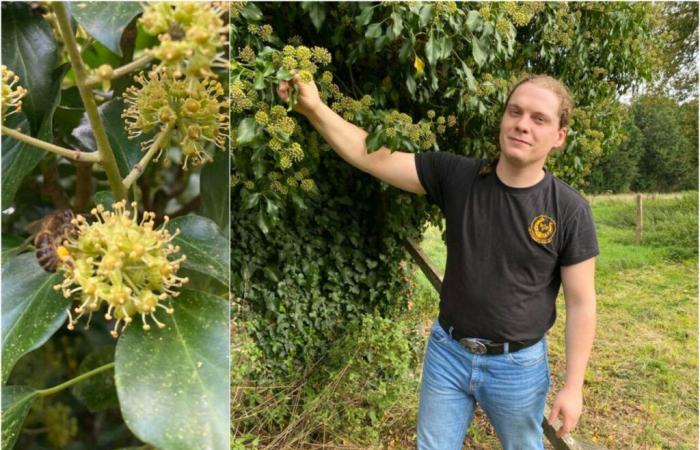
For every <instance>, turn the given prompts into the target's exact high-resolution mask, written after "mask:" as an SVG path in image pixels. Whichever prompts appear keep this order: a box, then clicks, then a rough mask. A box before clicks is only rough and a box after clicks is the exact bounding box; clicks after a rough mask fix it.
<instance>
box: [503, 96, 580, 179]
mask: <svg viewBox="0 0 700 450" xmlns="http://www.w3.org/2000/svg"><path fill="white" fill-rule="evenodd" d="M559 103H560V102H559V97H557V95H556V94H555V93H554V92H552V91H550V90H549V89H546V88H543V87H540V86H537V85H536V84H534V83H525V84H522V85H520V86H518V88H517V89H516V90H515V92H513V95H511V97H510V100H509V102H508V105H506V111H505V113H504V114H503V118H502V119H501V131H500V133H499V138H498V139H499V144H500V147H501V156H502V157H504V158H505V159H506V160H507V161H508V162H509V163H511V164H513V165H514V166H517V167H525V166H530V165H541V166H544V161H545V160H546V159H547V155H548V154H549V152H550V150H551V149H552V148H554V147H559V146H560V145H562V144H563V143H564V140H565V139H566V132H567V129H566V128H559Z"/></svg>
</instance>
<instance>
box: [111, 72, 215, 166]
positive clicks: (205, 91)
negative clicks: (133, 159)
mask: <svg viewBox="0 0 700 450" xmlns="http://www.w3.org/2000/svg"><path fill="white" fill-rule="evenodd" d="M134 79H135V80H136V81H137V82H138V83H140V84H141V87H137V86H131V87H129V88H128V89H127V90H126V92H125V93H124V101H125V102H126V104H127V105H129V107H128V108H127V109H126V110H125V111H124V113H123V114H122V117H124V118H125V121H126V127H127V131H128V133H129V137H130V138H135V137H137V136H140V135H142V134H144V133H150V132H151V131H153V130H154V129H155V130H160V129H162V127H163V126H164V125H171V126H172V129H171V131H170V133H169V136H168V138H167V139H166V140H165V142H164V144H163V145H162V146H161V149H160V150H159V153H158V154H157V155H156V159H158V158H159V157H160V153H161V152H162V150H163V149H164V148H168V147H169V145H170V143H173V144H174V145H176V146H179V147H180V149H181V150H182V155H183V157H184V158H183V161H182V164H183V168H185V169H187V165H188V163H190V162H191V163H192V164H193V165H200V164H203V163H205V162H207V161H210V160H211V159H212V157H211V155H210V154H209V153H208V152H207V150H206V147H207V145H208V144H209V143H211V144H213V145H214V146H215V147H218V148H219V149H221V150H224V147H225V143H226V134H227V133H228V128H229V127H228V117H229V116H228V103H227V101H226V99H224V98H222V97H223V94H224V89H223V87H222V86H221V84H220V83H219V82H218V81H216V80H198V79H195V78H177V77H175V76H174V74H172V73H171V72H168V71H163V70H154V71H151V72H150V73H149V74H148V76H147V77H146V76H144V75H143V74H139V75H138V76H136V77H135V78H134ZM155 139H157V136H154V137H153V138H151V139H149V140H147V141H145V142H143V143H142V147H143V148H144V149H146V148H147V147H148V146H150V145H151V144H152V143H153V141H154V140H155Z"/></svg>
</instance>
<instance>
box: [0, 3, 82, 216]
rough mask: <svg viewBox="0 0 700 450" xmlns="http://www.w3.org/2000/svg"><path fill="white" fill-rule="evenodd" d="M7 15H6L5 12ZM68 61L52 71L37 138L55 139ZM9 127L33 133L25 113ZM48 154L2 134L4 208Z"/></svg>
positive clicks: (11, 117)
mask: <svg viewBox="0 0 700 450" xmlns="http://www.w3.org/2000/svg"><path fill="white" fill-rule="evenodd" d="M3 17H4V15H3ZM69 66H70V65H69V64H64V65H63V66H61V67H59V68H57V69H56V70H55V71H54V73H53V84H52V86H51V88H50V89H49V91H48V97H46V98H45V99H44V107H45V110H44V111H45V115H44V121H43V122H42V124H41V127H40V128H39V132H38V134H37V136H36V137H37V138H39V139H41V140H42V141H46V142H51V141H52V140H53V114H54V112H55V111H56V106H57V105H58V103H59V102H60V101H61V93H60V90H61V81H62V80H63V76H64V75H65V74H66V72H67V71H68V68H69ZM7 120H8V123H7V126H9V127H11V128H19V129H20V131H22V132H23V133H24V134H30V130H29V126H28V125H27V119H25V118H24V114H23V112H20V113H18V114H16V115H14V116H10V118H9V119H7ZM45 155H46V150H42V149H39V148H36V147H34V146H32V145H28V144H24V143H21V142H18V141H15V140H14V139H12V138H9V137H7V136H3V137H2V199H1V203H2V208H3V209H5V208H8V207H9V206H10V205H11V203H12V202H13V201H14V199H15V195H16V194H17V190H18V189H19V187H20V185H21V184H22V181H23V180H24V177H25V176H27V175H28V174H29V173H31V171H32V170H34V167H36V165H37V164H39V161H41V159H42V158H43V157H44V156H45Z"/></svg>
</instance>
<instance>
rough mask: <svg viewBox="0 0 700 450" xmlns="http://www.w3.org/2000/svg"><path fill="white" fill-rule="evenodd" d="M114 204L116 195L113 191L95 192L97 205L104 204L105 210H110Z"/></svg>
mask: <svg viewBox="0 0 700 450" xmlns="http://www.w3.org/2000/svg"><path fill="white" fill-rule="evenodd" d="M114 202H115V199H114V193H113V192H112V191H97V192H95V204H102V206H104V207H105V208H110V207H111V206H112V204H113V203H114Z"/></svg>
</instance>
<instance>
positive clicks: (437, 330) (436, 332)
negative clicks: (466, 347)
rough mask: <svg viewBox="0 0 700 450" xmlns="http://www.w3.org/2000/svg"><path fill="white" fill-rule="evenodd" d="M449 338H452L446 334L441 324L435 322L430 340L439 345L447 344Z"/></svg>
mask: <svg viewBox="0 0 700 450" xmlns="http://www.w3.org/2000/svg"><path fill="white" fill-rule="evenodd" d="M449 338H450V336H449V335H448V334H447V333H445V330H443V329H442V327H441V326H440V324H439V323H438V322H437V321H435V323H434V324H433V328H431V329H430V340H431V341H433V342H435V343H437V344H441V343H443V342H446V341H447V340H448V339H449Z"/></svg>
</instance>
